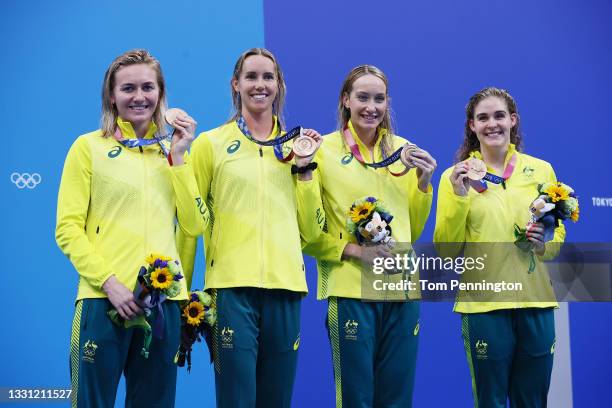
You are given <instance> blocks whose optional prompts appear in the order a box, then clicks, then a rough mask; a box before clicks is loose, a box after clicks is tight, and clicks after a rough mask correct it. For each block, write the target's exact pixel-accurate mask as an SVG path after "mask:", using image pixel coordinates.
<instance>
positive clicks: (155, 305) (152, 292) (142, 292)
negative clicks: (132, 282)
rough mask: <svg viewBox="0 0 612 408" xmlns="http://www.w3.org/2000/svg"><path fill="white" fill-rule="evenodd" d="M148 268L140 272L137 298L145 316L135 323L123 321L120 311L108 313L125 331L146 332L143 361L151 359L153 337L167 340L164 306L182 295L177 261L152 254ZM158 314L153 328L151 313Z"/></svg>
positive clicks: (135, 292)
mask: <svg viewBox="0 0 612 408" xmlns="http://www.w3.org/2000/svg"><path fill="white" fill-rule="evenodd" d="M145 262H146V263H147V264H148V265H147V266H142V267H141V268H140V270H139V272H138V279H137V282H136V288H135V289H134V298H135V301H136V303H137V304H138V306H140V307H141V308H142V310H143V311H144V314H142V315H140V316H136V317H135V318H133V319H130V320H125V319H123V318H122V317H121V316H120V315H119V312H117V310H115V309H112V310H109V311H108V316H109V318H110V319H111V320H112V321H113V323H115V324H116V325H118V326H121V327H124V328H126V329H129V328H132V327H138V328H141V329H142V330H144V332H145V335H144V344H143V347H142V350H141V354H142V355H143V357H144V358H148V357H149V345H150V344H151V340H152V337H153V336H154V337H155V338H157V339H163V337H164V326H165V319H164V311H163V309H162V306H161V305H162V303H163V302H164V301H165V300H166V299H167V298H171V297H174V296H177V295H178V294H179V293H180V292H181V283H180V281H181V279H183V275H181V268H180V264H179V262H178V261H175V260H172V258H168V257H166V256H163V255H159V254H151V255H149V256H148V257H147V258H146V259H145ZM154 309H156V311H157V313H156V316H155V319H154V320H153V322H152V324H151V322H150V318H151V314H152V311H153V310H154Z"/></svg>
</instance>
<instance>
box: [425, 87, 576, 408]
mask: <svg viewBox="0 0 612 408" xmlns="http://www.w3.org/2000/svg"><path fill="white" fill-rule="evenodd" d="M519 124H520V118H519V114H518V110H517V107H516V103H515V101H514V99H513V98H512V96H511V95H510V94H509V93H508V92H506V91H505V90H502V89H497V88H485V89H483V90H481V91H479V92H478V93H476V94H475V95H474V96H472V97H471V98H470V101H469V103H468V104H467V106H466V122H465V135H464V141H463V145H462V146H461V147H460V149H459V151H458V154H457V160H458V162H457V164H455V165H454V166H453V167H451V168H449V169H447V170H446V171H445V172H444V174H443V175H442V178H441V180H440V192H439V196H438V207H437V219H436V228H435V233H434V240H435V241H436V243H437V245H438V247H439V248H445V247H446V248H447V249H448V248H452V247H454V248H457V246H456V245H452V244H448V246H447V244H446V243H462V245H464V256H465V257H466V259H467V257H468V256H484V257H485V258H486V261H485V269H484V270H482V271H477V270H467V271H466V272H465V273H464V274H463V276H462V282H472V281H475V282H480V281H487V282H491V283H496V282H502V281H507V282H520V283H521V285H522V287H523V288H524V289H522V290H521V291H513V292H511V291H506V292H504V291H501V292H499V293H489V292H486V291H466V290H460V291H459V292H458V294H457V302H456V304H455V309H454V310H455V311H456V312H458V313H461V315H462V334H463V339H464V346H465V350H466V354H467V358H468V364H469V368H470V372H471V375H472V388H473V394H474V406H478V407H481V408H482V407H505V406H506V401H507V400H508V399H509V401H510V405H511V406H513V407H514V406H526V407H545V406H546V403H547V393H548V387H549V385H550V377H551V372H552V364H553V353H554V345H555V327H554V316H553V309H554V308H555V307H557V303H556V301H555V298H554V293H553V290H552V285H551V283H550V278H549V276H548V271H547V270H546V267H545V265H544V264H543V263H542V262H541V260H542V259H547V258H552V257H554V256H555V254H556V252H557V251H558V244H559V243H562V242H563V240H564V238H565V228H564V226H563V224H559V225H558V226H557V227H556V229H555V230H554V237H553V239H552V242H546V243H545V238H544V236H545V234H544V232H545V229H544V226H543V225H542V224H541V223H539V222H532V223H529V220H530V217H531V214H530V211H529V208H530V203H531V202H532V201H533V200H534V198H535V196H537V194H538V190H537V188H538V184H540V183H544V182H556V177H555V173H554V171H553V169H552V167H551V165H550V164H549V163H547V162H545V161H543V160H539V159H536V158H534V157H532V156H528V155H526V154H524V153H522V151H521V150H522V149H521V142H522V137H521V133H520V128H519ZM515 225H518V226H524V225H528V228H527V229H526V240H527V241H528V243H527V247H525V246H524V245H523V249H524V250H521V249H520V248H519V247H517V246H516V245H515V244H514V243H515V241H516V235H515V233H516V231H515V229H516V228H515ZM476 243H477V244H476ZM529 243H530V244H529ZM555 244H557V245H555ZM555 248H556V249H555ZM483 259H484V258H483Z"/></svg>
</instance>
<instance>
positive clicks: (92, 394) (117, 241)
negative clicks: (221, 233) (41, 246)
mask: <svg viewBox="0 0 612 408" xmlns="http://www.w3.org/2000/svg"><path fill="white" fill-rule="evenodd" d="M165 107H166V87H165V82H164V77H163V74H162V71H161V66H160V64H159V62H158V61H157V60H156V59H155V58H153V57H152V56H151V55H150V54H149V53H148V52H147V51H146V50H131V51H127V52H125V53H124V54H122V55H120V56H119V57H117V58H116V59H115V60H114V61H113V62H112V63H111V65H110V66H109V68H108V70H107V71H106V75H105V77H104V83H103V86H102V128H101V129H99V130H96V131H94V132H91V133H87V134H84V135H82V136H79V137H78V138H77V140H76V141H75V142H74V143H73V145H72V147H71V148H70V151H69V152H68V155H67V157H66V162H65V164H64V171H63V174H62V180H61V184H60V189H59V194H58V205H57V225H56V230H55V236H56V240H57V244H58V246H59V247H60V249H61V250H62V251H63V252H64V254H66V256H68V258H69V259H70V261H71V262H72V264H73V265H74V267H75V269H76V270H77V272H78V274H79V289H78V293H77V299H76V308H75V315H74V320H73V324H72V337H71V342H70V374H71V380H72V390H73V393H72V405H73V406H78V407H113V406H114V405H115V397H116V392H117V386H118V384H119V380H120V378H121V374H122V373H123V374H125V378H126V398H125V406H127V407H134V406H142V407H145V406H146V407H152V406H164V407H169V406H174V397H175V389H176V365H175V364H174V362H173V360H174V355H175V354H176V351H177V349H178V345H179V333H180V309H179V306H178V300H182V299H186V298H187V287H186V285H185V281H186V279H182V280H181V281H180V291H179V293H178V294H177V295H176V296H174V297H172V298H169V299H167V300H166V301H163V302H162V303H161V305H160V307H159V308H155V309H153V310H152V316H151V318H152V319H156V321H159V322H161V323H163V325H160V327H159V330H160V333H158V334H159V335H158V336H154V337H153V339H152V342H151V344H150V347H149V355H148V357H145V356H143V355H141V346H142V344H143V331H142V330H135V329H125V328H123V327H119V326H117V325H115V324H114V323H113V322H112V321H111V319H110V318H109V315H108V312H109V311H116V313H117V314H118V315H119V316H120V317H121V318H122V319H123V320H125V321H126V322H130V321H132V320H133V319H135V318H137V317H138V316H140V315H142V314H143V312H144V310H143V307H144V306H143V304H142V302H141V301H140V300H139V299H138V298H136V297H135V296H134V289H135V286H136V284H137V278H138V273H139V269H140V267H141V266H142V265H143V264H144V263H145V258H146V257H147V256H149V255H150V254H152V253H156V254H161V255H163V256H165V257H168V258H171V259H173V260H178V259H179V256H178V250H177V245H176V243H175V220H178V227H179V228H180V230H181V231H183V232H184V233H185V234H187V235H190V236H197V235H199V234H200V233H201V232H202V231H203V230H204V227H205V225H206V223H207V222H208V212H207V210H206V208H205V207H202V206H198V205H197V202H198V200H200V197H199V193H198V189H197V185H196V181H195V178H194V175H193V171H192V169H191V167H190V166H189V164H187V163H185V160H184V155H185V152H186V151H187V149H188V148H189V146H190V145H191V142H192V141H193V139H194V131H195V126H196V123H195V121H194V120H193V119H192V118H191V117H189V116H187V115H179V116H178V117H177V118H176V120H174V121H173V123H172V126H173V127H174V132H173V134H172V140H171V142H168V141H167V140H165V138H164V136H163V135H164V133H165V132H164V120H163V117H164V111H165ZM200 201H201V200H200ZM158 315H159V316H161V318H159V319H158V318H157V316H158ZM128 325H129V324H128Z"/></svg>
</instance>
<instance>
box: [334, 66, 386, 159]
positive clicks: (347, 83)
mask: <svg viewBox="0 0 612 408" xmlns="http://www.w3.org/2000/svg"><path fill="white" fill-rule="evenodd" d="M364 75H374V76H375V77H377V78H379V79H380V80H382V81H383V83H384V84H385V97H386V99H387V110H386V111H385V114H384V116H383V120H382V122H380V125H378V128H377V129H376V132H378V130H379V129H380V128H383V129H387V133H386V134H385V136H384V137H383V140H382V141H381V143H380V145H381V148H382V149H383V152H384V153H385V154H386V155H389V154H391V152H392V151H393V134H394V130H393V121H392V119H391V99H390V98H389V81H388V80H387V76H386V75H385V74H384V72H382V70H381V69H380V68H377V67H375V66H374V65H359V66H357V67H355V68H353V69H352V70H351V72H349V73H348V75H347V76H346V78H345V79H344V82H343V83H342V88H341V89H340V96H339V98H338V130H340V132H342V130H343V129H344V127H345V126H346V124H347V123H348V121H349V120H350V119H351V111H350V110H349V109H348V108H347V107H346V106H344V100H343V99H344V96H345V95H350V94H351V92H352V91H353V84H354V83H355V81H356V80H357V79H359V78H361V77H362V76H364Z"/></svg>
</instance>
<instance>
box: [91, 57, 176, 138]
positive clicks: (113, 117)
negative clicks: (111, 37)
mask: <svg viewBox="0 0 612 408" xmlns="http://www.w3.org/2000/svg"><path fill="white" fill-rule="evenodd" d="M136 64H147V65H148V66H150V67H151V68H153V70H154V71H155V74H156V76H157V86H158V87H159V100H158V102H157V106H156V107H155V112H153V117H152V120H153V123H155V125H156V126H157V130H158V132H161V131H162V129H163V128H164V112H165V110H166V82H165V80H164V74H163V73H162V69H161V65H160V64H159V61H158V60H157V59H156V58H154V57H153V56H152V55H151V54H149V51H147V50H143V49H135V50H130V51H126V52H124V53H123V54H121V55H120V56H118V57H117V58H115V59H114V60H113V62H112V63H111V64H110V66H109V67H108V69H107V70H106V74H104V82H103V83H102V118H101V120H100V122H101V123H100V126H101V128H102V135H103V136H104V137H109V136H112V135H113V134H114V133H115V130H116V129H117V117H118V116H119V113H118V112H117V107H116V106H115V105H114V104H113V102H112V96H113V89H114V88H115V73H117V71H119V69H121V68H122V67H127V66H129V65H136Z"/></svg>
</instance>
